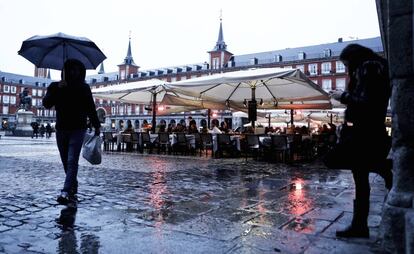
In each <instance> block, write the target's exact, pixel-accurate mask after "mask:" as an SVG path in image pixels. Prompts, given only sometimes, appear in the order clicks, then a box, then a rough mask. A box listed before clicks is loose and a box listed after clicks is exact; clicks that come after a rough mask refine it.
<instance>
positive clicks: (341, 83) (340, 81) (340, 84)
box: [336, 78, 346, 91]
mask: <svg viewBox="0 0 414 254" xmlns="http://www.w3.org/2000/svg"><path fill="white" fill-rule="evenodd" d="M345 84H346V79H345V78H337V79H336V90H342V91H345Z"/></svg>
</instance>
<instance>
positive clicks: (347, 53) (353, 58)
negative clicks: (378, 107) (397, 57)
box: [339, 43, 385, 90]
mask: <svg viewBox="0 0 414 254" xmlns="http://www.w3.org/2000/svg"><path fill="white" fill-rule="evenodd" d="M339 59H340V60H341V61H346V62H347V63H348V66H347V67H348V73H349V78H350V81H349V84H348V90H352V89H353V88H354V87H355V82H356V80H355V71H356V69H357V68H358V66H360V65H361V64H362V63H364V62H365V61H380V62H381V63H385V59H384V58H382V57H380V56H379V55H377V54H376V53H375V52H374V51H372V50H371V49H369V48H366V47H364V46H361V45H359V44H355V43H352V44H349V45H348V46H346V47H345V48H344V49H343V50H342V52H341V54H340V55H339Z"/></svg>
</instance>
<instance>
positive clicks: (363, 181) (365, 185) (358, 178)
mask: <svg viewBox="0 0 414 254" xmlns="http://www.w3.org/2000/svg"><path fill="white" fill-rule="evenodd" d="M352 175H353V177H354V182H355V200H358V201H359V202H363V203H365V202H366V203H368V204H369V195H370V191H371V188H370V186H369V171H368V170H364V169H360V170H358V169H354V170H352Z"/></svg>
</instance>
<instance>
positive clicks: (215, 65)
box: [212, 57, 220, 69]
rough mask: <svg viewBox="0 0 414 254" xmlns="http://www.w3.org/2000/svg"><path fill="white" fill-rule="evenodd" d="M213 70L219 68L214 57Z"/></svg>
mask: <svg viewBox="0 0 414 254" xmlns="http://www.w3.org/2000/svg"><path fill="white" fill-rule="evenodd" d="M212 65H213V69H218V68H219V67H220V66H219V58H218V57H214V58H213V64H212Z"/></svg>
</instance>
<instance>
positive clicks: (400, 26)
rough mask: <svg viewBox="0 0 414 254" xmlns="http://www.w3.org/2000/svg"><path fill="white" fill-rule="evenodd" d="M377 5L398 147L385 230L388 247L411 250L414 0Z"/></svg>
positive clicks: (390, 0)
mask: <svg viewBox="0 0 414 254" xmlns="http://www.w3.org/2000/svg"><path fill="white" fill-rule="evenodd" d="M377 7H379V10H378V13H379V18H380V26H382V29H381V32H382V35H383V38H385V39H386V40H387V41H386V45H388V48H385V49H387V51H388V52H387V55H388V62H389V65H390V75H391V76H390V77H391V83H392V98H391V109H392V129H393V132H392V135H393V144H392V149H393V151H394V154H393V160H394V163H393V170H394V182H393V188H392V189H391V191H390V193H389V194H388V197H387V200H386V203H385V204H384V208H383V215H382V222H381V234H382V237H383V248H384V250H385V251H387V252H392V253H409V252H410V251H412V250H413V249H414V246H412V245H413V241H412V240H411V241H409V240H407V237H410V236H413V235H414V234H413V231H414V228H413V227H412V226H409V225H410V224H412V221H413V220H412V218H411V217H412V216H413V210H414V206H413V204H414V54H413V53H414V38H413V25H414V23H413V1H412V0H399V1H394V0H377ZM384 8H385V9H384ZM381 21H382V22H383V23H382V24H381ZM385 22H386V23H385ZM384 23H385V24H384Z"/></svg>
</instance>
